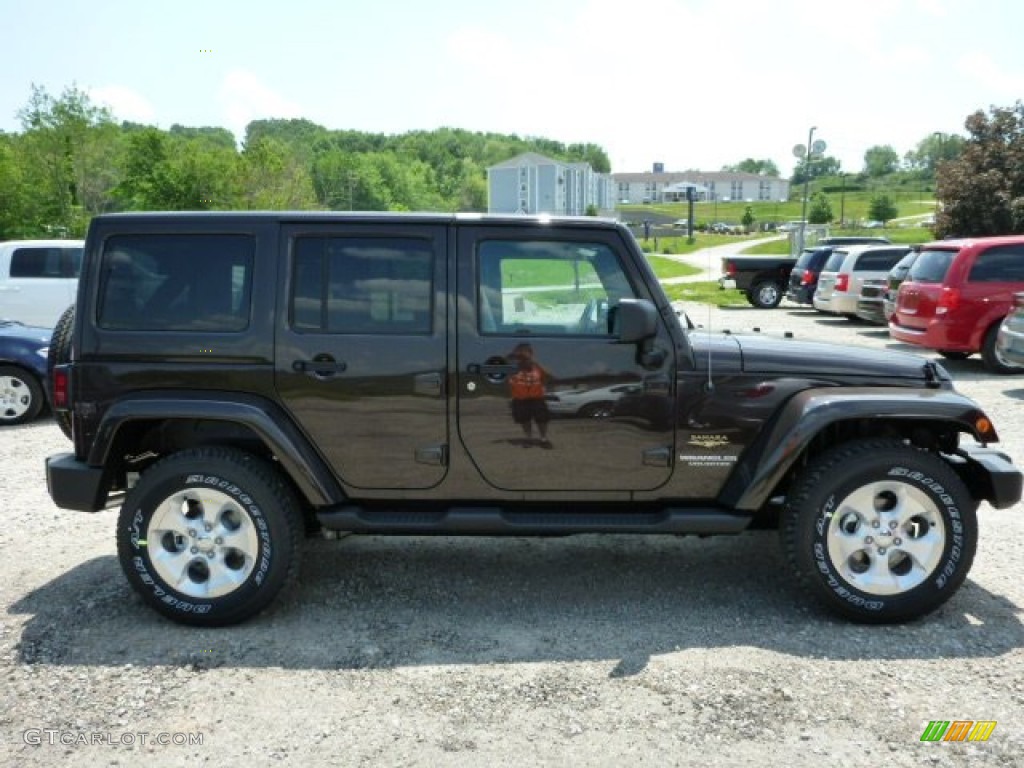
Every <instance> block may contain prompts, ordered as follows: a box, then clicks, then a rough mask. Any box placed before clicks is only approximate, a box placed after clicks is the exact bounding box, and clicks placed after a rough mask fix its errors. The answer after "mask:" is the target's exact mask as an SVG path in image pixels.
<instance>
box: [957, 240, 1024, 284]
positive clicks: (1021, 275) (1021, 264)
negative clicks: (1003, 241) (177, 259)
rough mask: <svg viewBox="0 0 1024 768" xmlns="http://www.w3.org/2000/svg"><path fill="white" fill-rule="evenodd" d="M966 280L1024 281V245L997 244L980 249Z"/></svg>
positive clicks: (993, 281) (976, 281)
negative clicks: (983, 249)
mask: <svg viewBox="0 0 1024 768" xmlns="http://www.w3.org/2000/svg"><path fill="white" fill-rule="evenodd" d="M967 280H968V281H969V282H972V283H1012V282H1024V245H999V246H995V247H993V248H989V249H988V250H986V251H982V252H981V253H979V254H978V256H977V258H976V259H975V260H974V264H973V265H972V266H971V272H970V274H969V275H968V277H967Z"/></svg>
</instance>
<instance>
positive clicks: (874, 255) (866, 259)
mask: <svg viewBox="0 0 1024 768" xmlns="http://www.w3.org/2000/svg"><path fill="white" fill-rule="evenodd" d="M902 254H903V251H865V252H864V253H862V254H861V255H860V258H859V259H857V263H856V264H854V266H853V271H854V272H888V271H889V270H890V269H892V268H893V266H894V265H895V264H896V262H897V261H899V259H900V256H901V255H902Z"/></svg>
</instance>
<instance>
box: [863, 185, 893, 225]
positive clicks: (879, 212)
mask: <svg viewBox="0 0 1024 768" xmlns="http://www.w3.org/2000/svg"><path fill="white" fill-rule="evenodd" d="M898 215H899V209H898V208H897V207H896V204H895V203H894V202H893V201H892V198H891V197H889V196H888V195H887V194H885V193H884V192H880V193H878V194H876V195H873V196H872V198H871V202H870V203H868V216H870V217H871V218H872V219H873V220H875V221H880V222H882V224H885V223H887V222H889V221H892V220H893V219H895V218H896V217H897V216H898Z"/></svg>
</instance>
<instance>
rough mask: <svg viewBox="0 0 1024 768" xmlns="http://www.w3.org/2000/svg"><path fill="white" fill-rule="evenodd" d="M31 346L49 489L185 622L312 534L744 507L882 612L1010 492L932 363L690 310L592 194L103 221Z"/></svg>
mask: <svg viewBox="0 0 1024 768" xmlns="http://www.w3.org/2000/svg"><path fill="white" fill-rule="evenodd" d="M51 353H52V365H51V384H50V386H51V388H52V395H53V399H54V404H55V409H56V410H57V413H58V419H59V421H60V423H61V425H62V427H63V428H64V429H65V431H66V432H67V434H68V435H69V437H70V438H71V439H72V442H73V443H74V450H73V451H72V452H70V453H65V454H61V455H57V456H51V457H50V458H49V459H48V461H47V466H46V471H47V480H48V483H49V489H50V494H51V496H52V497H53V499H54V501H55V502H56V503H57V504H58V505H59V506H61V507H65V508H68V509H77V510H84V511H95V510H100V509H103V508H104V507H106V506H108V505H110V504H113V503H118V502H119V503H120V504H121V512H120V518H119V521H118V526H117V548H118V555H119V557H120V561H121V564H122V566H123V568H124V571H125V573H126V575H127V577H128V580H129V581H130V582H131V584H132V586H133V587H134V588H135V589H136V590H137V591H138V592H139V594H141V595H142V597H143V598H144V599H145V600H146V601H147V602H148V603H149V604H150V605H152V606H153V607H154V608H156V609H157V610H158V611H160V612H161V613H163V614H164V615H166V616H169V617H171V618H173V619H175V620H178V621H182V622H186V623H191V624H200V625H216V624H228V623H231V622H237V621H241V620H243V619H246V618H248V617H251V616H253V615H254V614H256V613H257V612H259V611H260V610H261V609H263V608H264V607H265V606H267V605H268V604H269V603H270V602H271V600H272V599H273V597H274V596H275V595H276V594H277V593H278V592H279V590H281V588H282V587H284V586H285V585H286V584H287V583H288V582H289V581H290V580H292V579H293V578H294V577H295V574H296V570H297V567H298V560H299V554H300V551H301V549H302V546H301V544H302V538H303V533H304V532H308V531H311V530H315V529H317V528H320V527H322V528H324V529H333V530H337V531H348V532H355V533H404V534H428V533H437V534H478V535H479V534H484V535H501V534H506V535H507V534H511V535H517V536H521V535H550V534H558V535H564V534H571V533H583V532H588V533H590V532H607V533H620V534H621V533H646V534H650V533H666V534H701V535H705V534H723V533H737V532H739V531H742V530H744V529H746V528H749V527H766V526H772V527H778V528H779V529H780V532H781V538H782V544H783V548H784V552H785V555H786V558H787V559H788V561H789V562H790V563H791V565H792V567H793V570H794V571H795V573H796V576H797V577H798V580H799V581H800V582H802V584H803V585H804V586H805V587H806V589H807V590H808V591H809V592H810V594H812V595H814V596H815V597H817V598H818V599H819V600H821V601H822V602H823V603H824V604H826V605H828V606H829V607H831V608H832V609H834V610H836V611H838V612H840V613H842V614H844V615H846V616H847V617H850V618H852V619H856V620H861V621H876V622H878V621H899V620H905V619H909V618H912V617H915V616H919V615H921V614H924V613H926V612H928V611H930V610H932V609H934V608H935V607H936V606H938V605H940V604H941V603H942V602H943V601H945V600H947V599H948V598H949V597H950V595H952V594H953V593H954V592H955V591H956V589H957V588H958V587H959V586H960V584H961V583H962V582H963V580H964V578H965V577H966V575H967V572H968V569H969V568H970V565H971V561H972V559H973V557H974V552H975V546H976V540H977V522H976V517H975V511H976V509H977V507H978V504H979V502H981V501H983V500H984V501H988V502H989V503H990V504H991V505H993V506H994V507H997V508H1004V507H1008V506H1010V505H1012V504H1014V503H1016V502H1017V501H1018V500H1019V498H1020V495H1021V475H1020V473H1019V472H1018V471H1017V470H1016V469H1014V467H1013V466H1012V465H1011V463H1010V461H1009V460H1008V459H1007V458H1006V457H1005V456H1004V455H1002V454H1000V453H998V452H996V451H995V450H992V449H990V448H987V447H985V446H986V445H987V444H989V443H994V442H996V440H997V437H996V431H995V429H994V427H993V426H992V424H991V423H990V422H989V420H988V418H986V416H985V414H984V413H983V412H982V411H981V409H980V408H979V407H978V406H977V404H975V403H974V402H972V401H971V400H969V399H968V398H966V397H963V396H962V395H959V394H957V393H956V392H955V391H954V389H953V384H952V382H951V380H950V377H949V375H948V374H947V373H946V371H945V370H943V368H942V367H941V366H939V365H936V364H935V363H933V362H929V361H926V360H924V359H921V358H918V357H915V356H912V355H903V354H880V353H878V352H877V351H867V350H865V351H858V350H857V349H851V348H843V349H839V348H834V347H831V346H828V345H823V344H809V343H800V342H797V341H794V340H792V339H773V338H765V337H761V336H758V335H752V336H740V335H726V334H718V335H714V334H711V333H709V332H707V331H703V330H700V331H698V330H694V329H692V328H690V327H688V323H687V322H685V321H684V322H681V321H680V318H679V317H678V316H677V315H676V313H675V312H673V310H672V308H671V307H670V305H669V303H668V301H667V300H666V297H665V295H664V294H663V292H662V291H661V288H660V286H659V285H658V282H657V280H656V279H655V276H654V274H653V273H652V271H651V269H650V267H649V266H648V264H647V262H646V260H645V258H644V256H643V253H642V252H641V251H640V249H639V248H638V246H637V243H636V241H635V240H634V238H633V236H632V235H631V234H630V232H629V231H628V230H627V229H626V228H625V227H624V226H622V225H621V224H617V223H615V222H611V221H605V220H599V219H593V218H586V219H544V218H527V217H482V216H471V215H440V214H422V215H420V214H410V215H393V214H387V215H372V214H359V215H341V214H315V213H310V214H292V213H210V214H164V213H153V214H116V215H107V216H100V217H97V218H96V219H94V220H93V222H92V225H91V228H90V230H89V235H88V240H87V242H86V248H85V256H84V263H83V269H82V275H81V279H80V285H79V291H78V299H77V304H76V308H75V309H72V310H69V312H68V313H67V314H66V315H65V317H64V318H63V319H62V320H61V322H60V324H59V325H58V327H57V329H56V331H55V334H54V341H53V344H52V350H51Z"/></svg>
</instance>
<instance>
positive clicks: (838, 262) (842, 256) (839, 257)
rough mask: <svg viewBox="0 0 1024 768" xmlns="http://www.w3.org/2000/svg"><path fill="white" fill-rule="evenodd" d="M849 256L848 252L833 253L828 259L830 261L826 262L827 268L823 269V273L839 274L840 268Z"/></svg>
mask: <svg viewBox="0 0 1024 768" xmlns="http://www.w3.org/2000/svg"><path fill="white" fill-rule="evenodd" d="M848 255H849V253H848V252H847V251H832V254H831V255H830V256H829V257H828V261H826V262H825V266H824V267H822V268H821V271H822V272H838V271H839V267H841V266H842V264H843V262H844V261H845V260H846V257H847V256H848Z"/></svg>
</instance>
